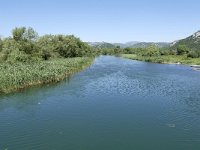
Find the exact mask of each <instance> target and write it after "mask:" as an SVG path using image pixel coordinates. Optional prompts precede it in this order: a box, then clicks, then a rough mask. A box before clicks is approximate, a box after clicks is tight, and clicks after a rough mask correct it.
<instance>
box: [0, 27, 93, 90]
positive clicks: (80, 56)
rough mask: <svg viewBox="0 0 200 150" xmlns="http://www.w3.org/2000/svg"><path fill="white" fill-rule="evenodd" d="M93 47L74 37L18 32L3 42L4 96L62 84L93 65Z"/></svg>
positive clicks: (0, 67) (0, 59) (1, 72)
mask: <svg viewBox="0 0 200 150" xmlns="http://www.w3.org/2000/svg"><path fill="white" fill-rule="evenodd" d="M92 55H93V53H92V47H90V46H89V45H88V44H86V43H84V42H82V41H81V40H80V39H79V38H76V37H75V36H73V35H70V36H66V35H44V36H41V37H39V36H38V34H37V32H36V31H34V30H33V29H32V28H25V27H20V28H15V29H14V30H13V31H12V36H11V37H8V38H4V39H1V40H0V82H1V84H0V93H8V92H11V91H16V90H19V89H22V88H25V87H28V86H31V85H37V84H43V83H49V82H58V81H60V80H62V79H63V78H64V77H66V76H68V75H70V74H72V73H73V72H76V71H77V70H78V69H81V68H83V67H86V66H88V65H90V64H91V62H92V60H93V59H92V57H91V56H92Z"/></svg>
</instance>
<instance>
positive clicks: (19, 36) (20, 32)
mask: <svg viewBox="0 0 200 150" xmlns="http://www.w3.org/2000/svg"><path fill="white" fill-rule="evenodd" d="M25 32H26V28H25V27H20V28H15V29H13V30H12V36H13V39H14V40H15V41H20V40H23V39H24V34H25Z"/></svg>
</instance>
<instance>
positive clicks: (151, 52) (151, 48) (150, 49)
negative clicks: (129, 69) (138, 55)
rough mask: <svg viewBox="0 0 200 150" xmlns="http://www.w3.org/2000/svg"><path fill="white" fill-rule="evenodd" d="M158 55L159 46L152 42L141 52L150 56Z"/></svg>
mask: <svg viewBox="0 0 200 150" xmlns="http://www.w3.org/2000/svg"><path fill="white" fill-rule="evenodd" d="M159 55H160V51H159V48H158V47H157V46H156V45H154V44H152V45H150V46H149V47H147V48H146V50H145V51H144V53H143V56H150V57H152V56H159Z"/></svg>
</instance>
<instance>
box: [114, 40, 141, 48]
mask: <svg viewBox="0 0 200 150" xmlns="http://www.w3.org/2000/svg"><path fill="white" fill-rule="evenodd" d="M137 43H140V42H138V41H131V42H127V43H113V44H114V45H115V46H120V47H121V48H126V47H131V46H132V45H134V44H137Z"/></svg>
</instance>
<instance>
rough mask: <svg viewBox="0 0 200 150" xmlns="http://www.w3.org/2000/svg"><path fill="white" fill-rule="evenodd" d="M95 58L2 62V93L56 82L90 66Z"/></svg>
mask: <svg viewBox="0 0 200 150" xmlns="http://www.w3.org/2000/svg"><path fill="white" fill-rule="evenodd" d="M93 60H94V58H91V57H82V58H68V59H58V60H50V61H41V62H37V63H33V64H30V63H15V64H10V63H3V64H0V77H1V78H0V83H1V84H0V93H1V94H8V93H11V92H17V91H21V90H23V89H26V88H28V87H32V86H36V85H42V84H49V83H56V82H59V81H62V80H64V79H65V78H67V77H69V76H71V75H72V74H74V73H76V72H78V71H80V70H83V69H85V68H87V67H89V66H90V65H91V64H92V62H93Z"/></svg>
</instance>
